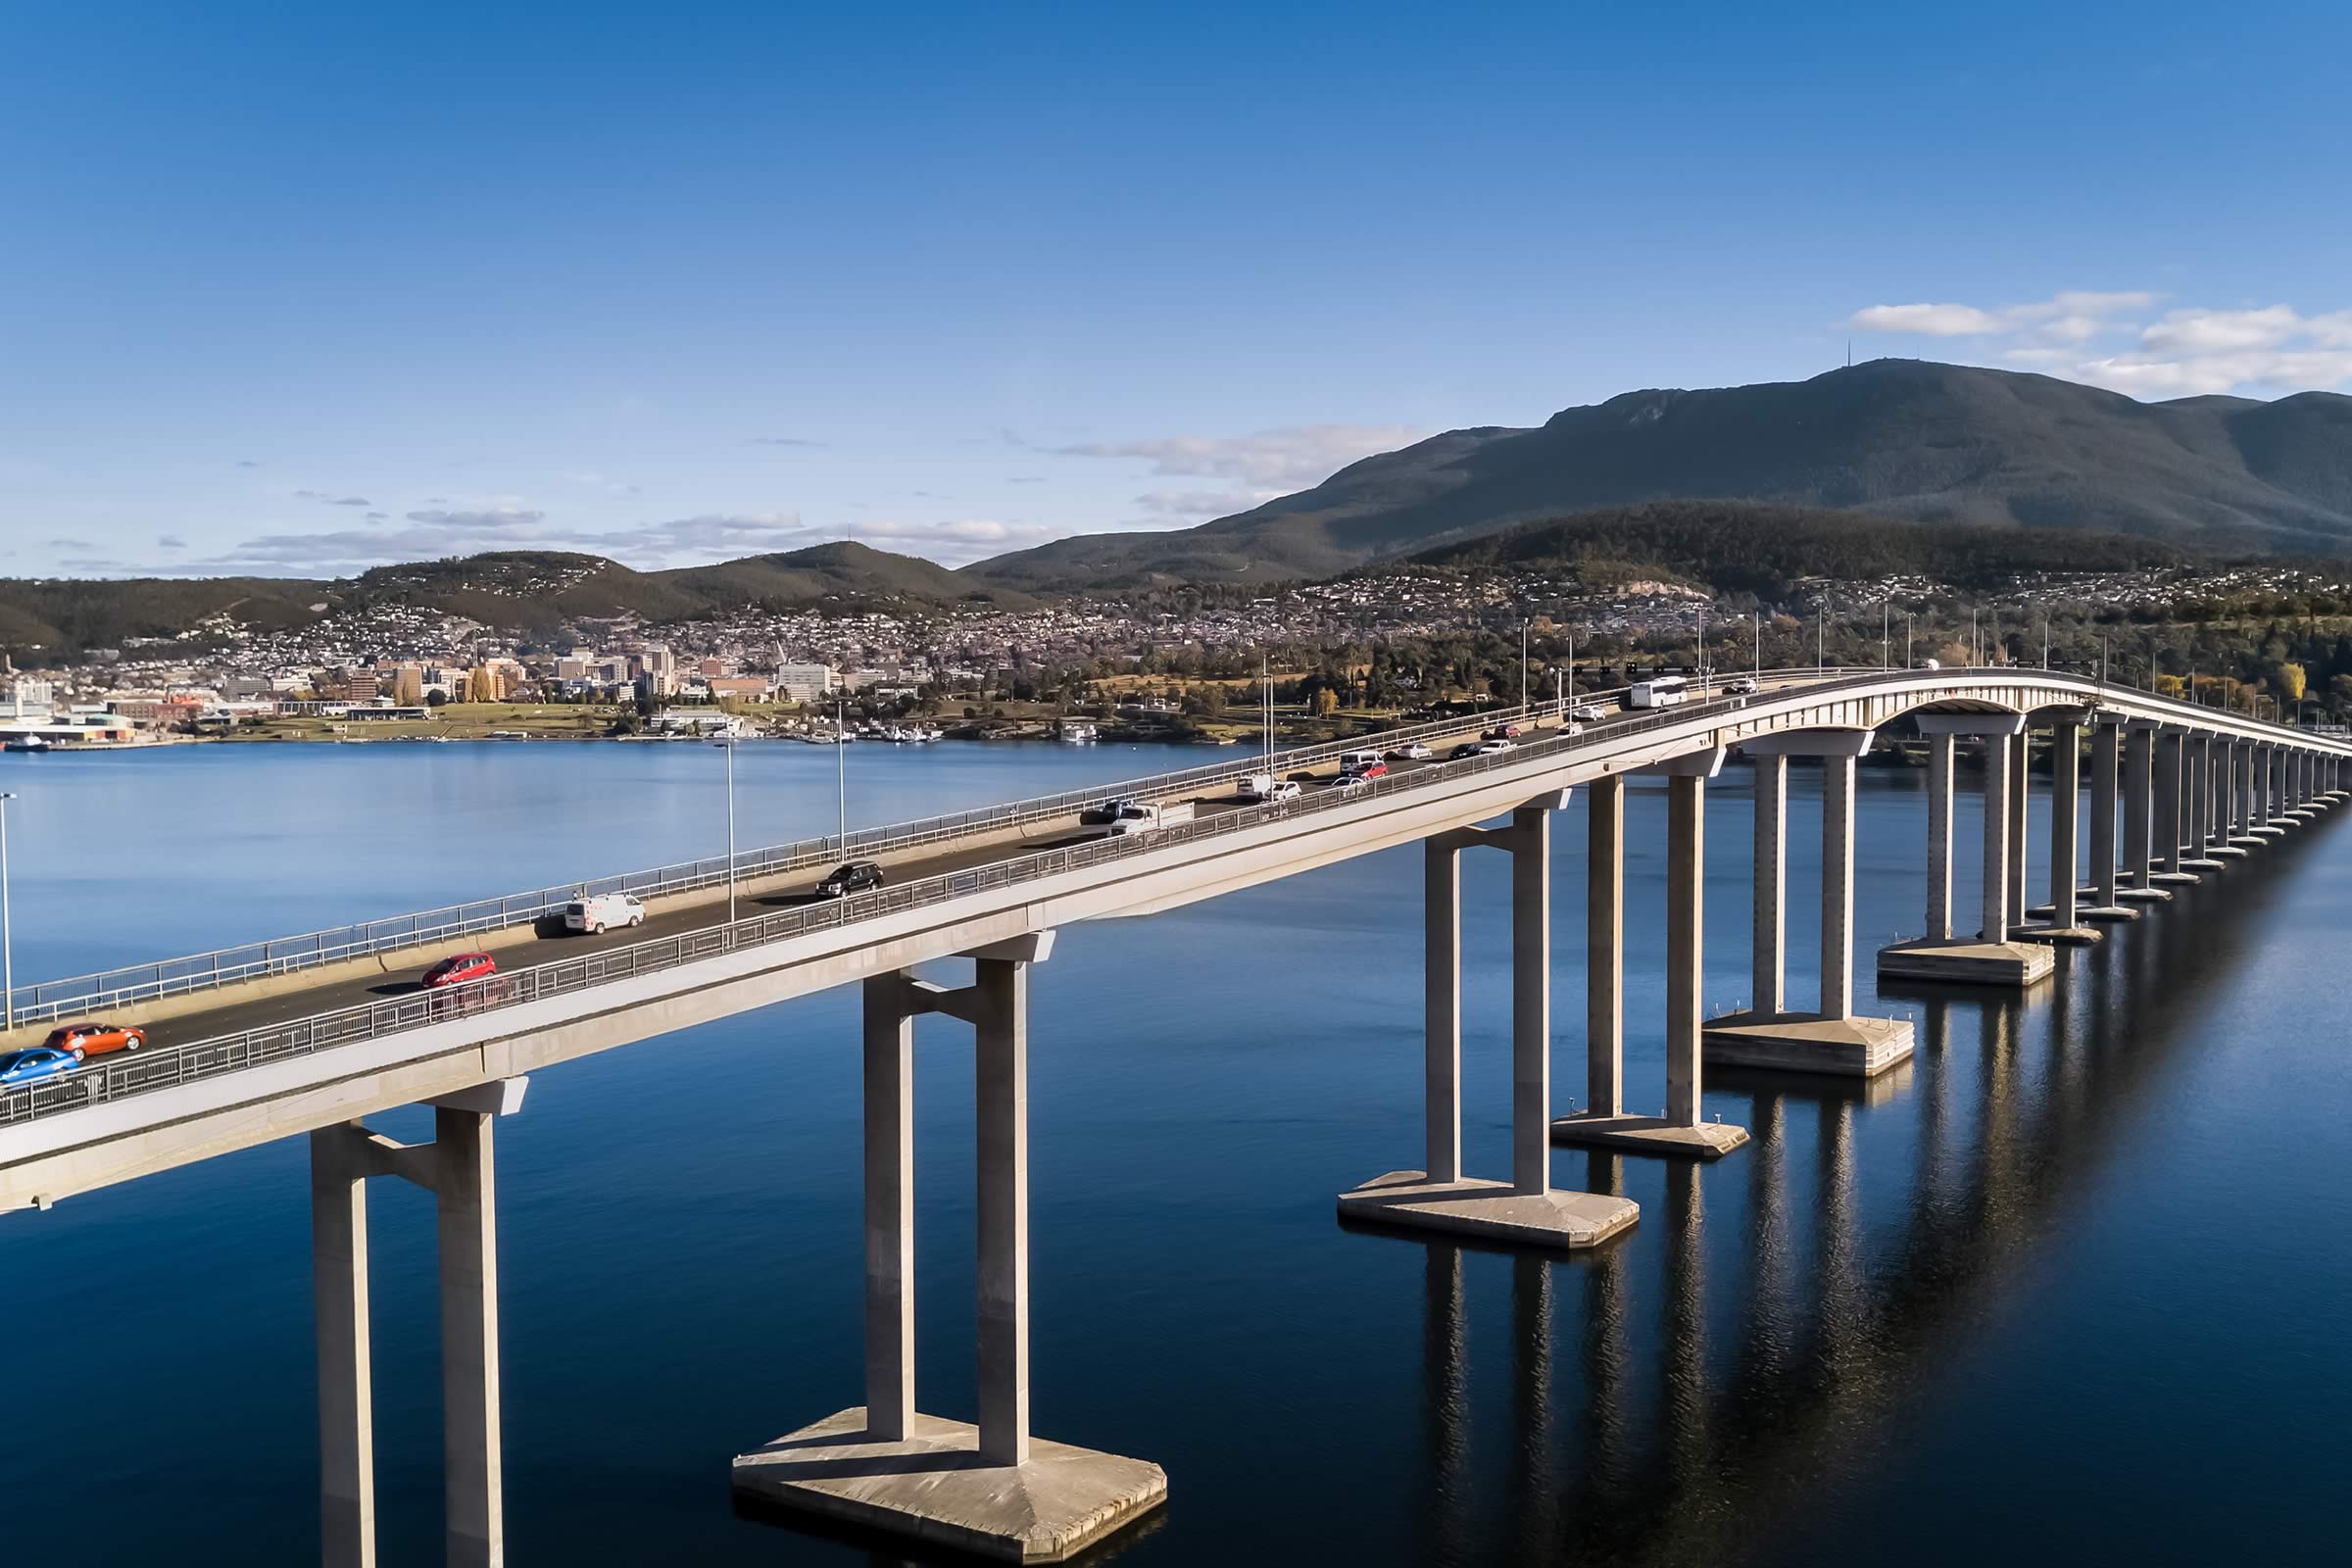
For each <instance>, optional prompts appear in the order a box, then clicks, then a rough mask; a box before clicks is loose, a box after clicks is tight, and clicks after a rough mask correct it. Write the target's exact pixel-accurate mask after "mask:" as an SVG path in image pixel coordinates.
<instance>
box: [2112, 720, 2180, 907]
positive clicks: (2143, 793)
mask: <svg viewBox="0 0 2352 1568" xmlns="http://www.w3.org/2000/svg"><path fill="white" fill-rule="evenodd" d="M2158 727H2159V726H2158V725H2156V724H2155V723H2153V722H2151V721H2150V720H2148V719H2144V718H2135V719H2131V720H2130V721H2129V722H2128V723H2126V725H2125V726H2124V870H2123V882H2124V886H2122V887H2120V888H2118V889H2117V890H2116V897H2117V898H2118V899H2120V900H2122V901H2123V902H2124V903H2126V904H2163V903H2165V902H2167V901H2168V900H2170V899H2171V898H2172V894H2170V893H2169V892H2167V891H2165V889H2163V888H2161V887H2159V886H2157V885H2156V866H2157V863H2158V857H2159V854H2160V851H2159V847H2158V844H2157V832H2156V829H2157V823H2156V820H2155V818H2156V778H2157V770H2156V731H2157V729H2158Z"/></svg>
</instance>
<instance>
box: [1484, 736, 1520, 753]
mask: <svg viewBox="0 0 2352 1568" xmlns="http://www.w3.org/2000/svg"><path fill="white" fill-rule="evenodd" d="M1518 749H1519V743H1518V742H1517V741H1506V740H1504V739H1502V738H1501V737H1500V736H1497V737H1495V739H1494V740H1491V741H1480V742H1479V743H1478V755H1479V756H1481V757H1493V756H1494V755H1495V753H1496V752H1515V751H1517V750H1518Z"/></svg>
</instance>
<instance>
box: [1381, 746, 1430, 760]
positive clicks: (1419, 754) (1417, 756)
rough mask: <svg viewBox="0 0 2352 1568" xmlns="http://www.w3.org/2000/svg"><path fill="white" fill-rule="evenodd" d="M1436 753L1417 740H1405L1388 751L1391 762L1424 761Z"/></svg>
mask: <svg viewBox="0 0 2352 1568" xmlns="http://www.w3.org/2000/svg"><path fill="white" fill-rule="evenodd" d="M1435 755H1436V754H1435V753H1433V752H1431V751H1430V749H1429V748H1428V747H1426V746H1424V745H1422V744H1421V743H1420V742H1419V741H1406V742H1405V743H1404V744H1403V745H1402V746H1399V747H1397V748H1395V749H1394V750H1392V751H1391V752H1390V753H1389V760H1390V761H1392V762H1426V761H1428V760H1430V758H1431V757H1433V756H1435Z"/></svg>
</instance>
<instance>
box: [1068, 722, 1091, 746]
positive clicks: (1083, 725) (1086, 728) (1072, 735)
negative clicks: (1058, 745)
mask: <svg viewBox="0 0 2352 1568" xmlns="http://www.w3.org/2000/svg"><path fill="white" fill-rule="evenodd" d="M1061 738H1062V739H1063V740H1065V741H1068V742H1069V743H1070V744H1071V745H1073V746H1087V745H1091V744H1093V742H1094V741H1095V739H1096V734H1095V726H1094V725H1092V724H1089V723H1088V722H1086V720H1084V719H1082V718H1078V719H1073V718H1065V719H1063V720H1062V721H1061Z"/></svg>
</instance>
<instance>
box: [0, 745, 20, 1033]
mask: <svg viewBox="0 0 2352 1568" xmlns="http://www.w3.org/2000/svg"><path fill="white" fill-rule="evenodd" d="M16 798H17V792H16V791H15V790H5V791H0V1030H5V1029H14V1028H15V1027H16V1026H17V957H16V952H15V948H14V945H13V933H12V932H11V931H10V930H9V924H8V803H9V802H11V801H13V800H15V799H16Z"/></svg>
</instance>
